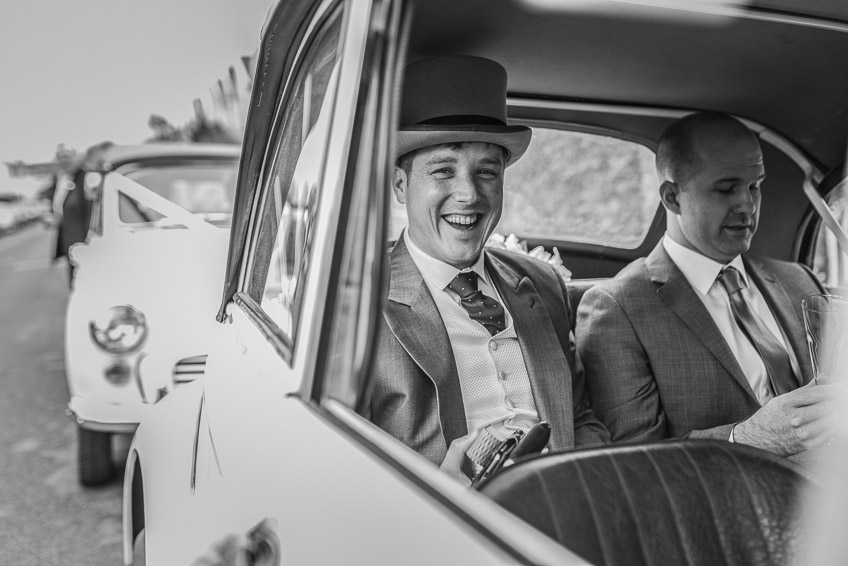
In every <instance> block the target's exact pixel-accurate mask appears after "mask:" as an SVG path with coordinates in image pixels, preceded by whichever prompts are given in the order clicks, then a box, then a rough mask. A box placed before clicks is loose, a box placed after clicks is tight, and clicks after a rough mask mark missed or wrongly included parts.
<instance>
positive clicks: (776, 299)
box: [742, 256, 813, 386]
mask: <svg viewBox="0 0 848 566" xmlns="http://www.w3.org/2000/svg"><path fill="white" fill-rule="evenodd" d="M742 259H743V260H744V262H745V270H746V271H747V273H748V274H749V275H750V276H751V279H753V280H754V284H755V285H756V286H757V288H758V289H759V290H760V293H762V295H763V298H764V299H765V300H766V303H767V304H768V306H769V308H770V309H771V312H772V314H774V317H775V318H776V319H777V323H778V325H779V326H780V328H781V329H782V330H783V332H784V334H785V335H786V338H787V340H788V341H789V346H790V347H791V348H792V350H793V351H794V352H795V359H796V360H797V361H798V366H799V367H800V370H801V375H800V376H795V378H796V379H797V380H798V385H799V386H801V385H804V380H805V378H804V376H812V375H813V368H812V362H810V356H809V353H808V352H809V350H808V345H807V336H806V334H805V332H804V327H803V324H799V323H798V321H799V320H804V313H803V312H802V311H801V301H797V302H796V303H793V302H792V300H791V299H790V298H789V295H787V294H786V290H785V289H784V288H783V286H782V285H781V284H780V283H779V282H778V280H777V277H775V276H774V274H773V273H772V272H771V271H770V270H769V269H768V267H766V265H765V264H764V263H763V262H762V261H760V260H758V259H757V258H753V257H744V256H743V258H742Z"/></svg>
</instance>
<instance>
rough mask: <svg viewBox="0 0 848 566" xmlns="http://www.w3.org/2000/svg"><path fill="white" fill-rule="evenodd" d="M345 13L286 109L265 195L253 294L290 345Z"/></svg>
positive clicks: (306, 62)
mask: <svg viewBox="0 0 848 566" xmlns="http://www.w3.org/2000/svg"><path fill="white" fill-rule="evenodd" d="M341 16H342V12H341V10H340V9H339V10H336V12H335V13H334V14H333V15H332V16H331V18H330V19H329V20H328V22H327V23H326V24H324V25H325V27H324V29H323V30H321V31H319V32H318V34H317V35H316V37H315V39H314V40H313V41H312V42H311V44H310V45H309V47H308V49H307V51H306V52H305V55H304V57H303V61H302V62H301V64H300V66H299V69H298V75H297V76H296V78H295V80H294V82H293V89H292V94H291V96H290V98H289V99H288V101H287V102H286V106H285V108H284V109H283V116H282V121H281V129H280V138H279V141H278V142H277V144H276V149H275V160H274V164H273V166H272V169H271V174H270V176H269V180H268V183H269V186H268V187H267V190H266V192H265V197H264V198H265V202H264V205H263V206H264V208H263V212H262V220H261V223H260V225H259V236H258V240H259V242H260V243H259V244H258V246H259V248H258V249H257V251H256V252H255V254H254V264H253V267H252V271H251V273H250V276H249V277H250V282H249V286H250V294H251V296H253V297H254V298H256V294H257V291H258V295H259V303H260V305H261V307H262V309H263V310H264V311H265V313H266V314H267V315H268V316H269V317H270V318H271V320H273V321H274V323H275V324H276V325H277V327H278V328H279V330H280V332H281V333H282V335H283V336H284V338H285V339H286V340H288V342H289V343H290V344H293V343H294V339H295V333H296V332H295V330H296V327H297V324H298V321H299V320H300V315H301V305H302V303H303V297H304V281H305V280H306V275H307V272H308V270H309V266H310V263H311V260H312V258H313V256H314V254H315V249H314V231H315V230H314V220H315V217H316V214H317V211H318V205H319V203H320V200H321V199H320V196H321V188H322V181H323V172H324V162H325V158H326V151H327V145H328V140H329V139H330V135H331V131H330V119H331V117H332V111H331V110H332V107H333V103H334V101H335V84H336V81H337V77H338V74H339V65H338V61H339V41H340V39H341V23H342V17H341Z"/></svg>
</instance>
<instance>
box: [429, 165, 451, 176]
mask: <svg viewBox="0 0 848 566" xmlns="http://www.w3.org/2000/svg"><path fill="white" fill-rule="evenodd" d="M430 174H431V175H435V176H437V177H445V176H448V175H453V169H451V168H450V167H442V168H441V169H436V170H434V171H431V172H430Z"/></svg>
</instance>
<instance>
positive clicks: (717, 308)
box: [663, 234, 799, 405]
mask: <svg viewBox="0 0 848 566" xmlns="http://www.w3.org/2000/svg"><path fill="white" fill-rule="evenodd" d="M663 247H664V248H665V251H666V252H668V255H669V256H670V257H671V261H673V262H674V264H675V265H676V266H677V267H678V268H679V269H680V271H682V272H683V276H684V277H686V280H687V281H688V282H689V284H690V285H691V286H692V288H693V289H694V290H695V294H696V295H698V298H700V299H701V301H702V302H703V303H704V306H705V307H707V311H708V312H709V313H710V316H712V317H713V320H714V321H715V323H716V326H718V329H719V331H720V332H721V334H722V336H724V339H725V340H726V341H727V345H728V346H730V350H731V351H732V352H733V355H734V356H735V357H736V361H737V362H739V365H740V366H741V367H742V372H743V373H744V374H745V377H746V378H747V379H748V383H749V384H750V385H751V389H752V390H753V391H754V395H756V397H757V400H758V401H759V402H760V404H761V405H763V404H765V403H766V401H768V400H769V399H771V398H772V397H774V393H773V392H772V390H771V385H770V384H769V379H768V373H767V372H766V366H765V364H764V363H763V359H762V358H761V357H760V354H759V353H758V352H757V350H756V348H755V347H754V345H753V344H752V343H751V341H750V340H748V337H747V336H746V335H745V334H744V333H743V331H742V329H741V328H739V325H738V324H736V320H735V319H734V317H733V311H732V310H731V307H730V297H729V295H728V294H727V291H725V289H724V286H723V285H722V284H721V283H720V282H718V281H716V278H717V277H718V275H719V273H720V272H721V270H722V269H723V268H724V267H725V265H724V264H721V263H718V262H717V261H714V260H712V259H710V258H708V257H706V256H704V255H701V254H700V253H698V252H696V251H694V250H690V249H689V248H687V247H685V246H683V245H681V244H679V243H678V242H676V241H674V240H673V239H672V238H671V237H670V236H669V235H668V234H666V235H665V237H664V238H663ZM726 265H728V266H731V267H734V268H736V269H737V270H738V271H739V274H740V275H741V276H742V281H743V282H744V283H745V287H744V288H743V289H742V290H741V291H740V293H742V296H743V298H744V299H745V301H746V302H747V303H748V305H749V307H750V308H751V310H752V311H753V312H754V313H755V314H756V315H757V316H758V317H760V319H761V320H762V322H763V323H764V324H765V326H766V328H768V329H769V331H770V332H771V333H772V334H773V335H774V336H775V337H776V338H777V339H778V342H779V343H780V344H781V345H782V346H783V348H784V349H785V350H786V351H787V353H788V354H789V360H790V363H791V364H792V371H793V372H795V375H799V366H798V361H797V360H796V359H795V354H794V352H793V351H792V348H790V347H789V346H788V342H787V341H786V337H785V336H784V335H783V331H782V330H781V329H780V326H779V325H778V324H777V321H776V320H775V318H774V315H773V314H772V312H771V309H770V308H769V306H768V304H767V303H766V301H765V299H764V298H763V295H762V294H761V293H760V290H759V289H757V286H756V285H755V284H754V282H753V281H752V280H751V279H749V278H748V274H747V273H746V272H745V264H744V263H743V262H742V256H736V257H735V258H734V259H733V260H732V261H731V262H730V263H728V264H726Z"/></svg>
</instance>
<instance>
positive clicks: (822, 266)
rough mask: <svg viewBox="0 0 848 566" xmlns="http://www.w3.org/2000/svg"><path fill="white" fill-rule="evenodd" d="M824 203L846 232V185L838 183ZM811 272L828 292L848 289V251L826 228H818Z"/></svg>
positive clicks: (847, 225) (847, 208)
mask: <svg viewBox="0 0 848 566" xmlns="http://www.w3.org/2000/svg"><path fill="white" fill-rule="evenodd" d="M825 203H826V204H827V206H828V207H829V208H830V210H831V212H832V213H833V217H834V218H835V219H836V221H837V222H838V223H839V225H840V226H842V229H843V230H846V231H848V183H846V182H844V181H843V182H842V183H839V184H838V185H837V186H836V187H834V188H833V190H831V191H830V193H828V195H827V197H826V198H825ZM813 271H815V273H816V274H817V275H818V277H819V279H820V280H821V282H822V283H823V284H824V286H825V287H826V288H828V289H829V290H835V289H845V288H848V250H842V249H840V247H839V242H838V240H837V238H836V236H835V235H834V234H833V232H831V231H830V229H829V228H828V227H827V226H824V225H822V226H821V228H819V232H818V237H817V240H816V248H815V260H814V263H813Z"/></svg>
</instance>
